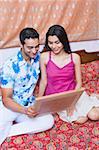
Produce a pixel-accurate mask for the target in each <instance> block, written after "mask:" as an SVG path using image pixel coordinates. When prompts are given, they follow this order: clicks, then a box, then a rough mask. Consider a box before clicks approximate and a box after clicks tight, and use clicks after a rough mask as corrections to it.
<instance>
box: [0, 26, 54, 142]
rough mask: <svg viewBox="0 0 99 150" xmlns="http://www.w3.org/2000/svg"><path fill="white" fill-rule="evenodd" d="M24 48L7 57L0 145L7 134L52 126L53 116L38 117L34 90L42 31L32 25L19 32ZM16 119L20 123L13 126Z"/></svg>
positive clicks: (45, 128)
mask: <svg viewBox="0 0 99 150" xmlns="http://www.w3.org/2000/svg"><path fill="white" fill-rule="evenodd" d="M20 43H21V48H20V51H18V53H17V55H16V56H14V57H12V58H11V59H10V60H8V61H7V62H6V63H5V64H4V66H3V71H2V75H1V88H2V103H1V105H0V144H1V143H2V142H3V141H4V140H5V138H6V137H7V136H13V135H19V134H25V133H30V132H32V133H37V132H41V131H45V130H47V129H49V128H51V127H52V126H53V123H54V119H53V117H52V115H50V114H49V115H45V116H41V117H39V116H38V117H37V116H36V115H37V112H35V107H34V108H33V104H34V102H35V98H34V96H33V91H34V89H35V86H36V83H37V80H38V77H39V72H40V70H39V57H40V53H39V34H38V32H37V31H36V30H35V29H33V28H25V29H23V30H22V31H21V32H20ZM13 121H15V122H17V123H16V124H14V125H13Z"/></svg>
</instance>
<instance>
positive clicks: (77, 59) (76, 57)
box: [72, 53, 80, 63]
mask: <svg viewBox="0 0 99 150" xmlns="http://www.w3.org/2000/svg"><path fill="white" fill-rule="evenodd" d="M72 58H73V61H74V62H76V63H77V62H79V61H80V56H79V55H78V54H77V53H72Z"/></svg>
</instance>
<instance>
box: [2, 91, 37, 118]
mask: <svg viewBox="0 0 99 150" xmlns="http://www.w3.org/2000/svg"><path fill="white" fill-rule="evenodd" d="M1 91H2V102H3V104H4V106H5V107H7V108H8V109H10V110H12V111H14V112H18V113H22V114H26V115H28V117H34V116H36V115H37V112H35V108H33V106H30V107H28V108H26V107H24V106H21V105H20V104H18V103H16V102H15V101H14V100H13V99H12V93H13V89H12V88H1Z"/></svg>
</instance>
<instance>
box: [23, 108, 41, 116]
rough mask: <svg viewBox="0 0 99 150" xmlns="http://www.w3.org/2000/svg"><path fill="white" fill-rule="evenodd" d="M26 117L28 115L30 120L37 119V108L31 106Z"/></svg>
mask: <svg viewBox="0 0 99 150" xmlns="http://www.w3.org/2000/svg"><path fill="white" fill-rule="evenodd" d="M26 115H28V117H30V118H32V117H36V116H37V115H38V112H37V111H36V108H35V106H29V107H28V108H26Z"/></svg>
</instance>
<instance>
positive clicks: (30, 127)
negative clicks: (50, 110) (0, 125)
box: [8, 114, 54, 136]
mask: <svg viewBox="0 0 99 150" xmlns="http://www.w3.org/2000/svg"><path fill="white" fill-rule="evenodd" d="M16 122H17V123H16V124H15V125H13V126H12V127H11V130H10V133H9V135H8V136H14V135H20V134H27V133H38V132H42V131H45V130H48V129H50V128H52V126H53V124H54V118H53V116H52V115H51V114H48V115H44V116H36V117H34V118H29V117H28V116H26V115H21V116H20V117H18V118H17V119H16Z"/></svg>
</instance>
